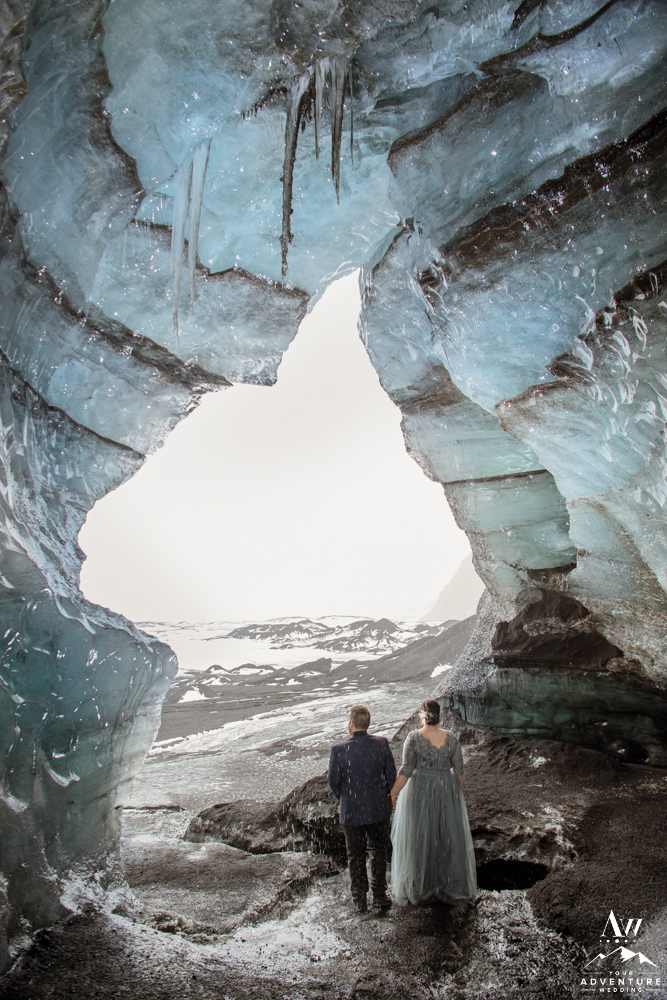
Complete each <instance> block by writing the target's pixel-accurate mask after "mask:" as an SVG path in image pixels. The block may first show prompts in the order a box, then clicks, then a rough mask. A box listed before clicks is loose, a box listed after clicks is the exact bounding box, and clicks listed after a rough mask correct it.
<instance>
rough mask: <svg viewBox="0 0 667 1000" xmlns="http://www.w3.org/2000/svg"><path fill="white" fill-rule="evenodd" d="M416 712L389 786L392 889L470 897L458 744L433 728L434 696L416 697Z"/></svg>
mask: <svg viewBox="0 0 667 1000" xmlns="http://www.w3.org/2000/svg"><path fill="white" fill-rule="evenodd" d="M419 715H420V718H421V720H422V723H423V726H422V728H421V729H418V730H415V731H413V732H411V733H409V734H408V736H407V738H406V740H405V743H404V745H403V764H402V766H401V767H400V768H399V771H398V776H397V778H396V781H395V783H394V787H393V788H392V790H391V801H392V804H393V805H396V811H395V813H394V820H393V824H392V831H391V841H392V845H393V855H392V861H391V884H392V890H393V894H394V898H395V899H396V902H397V903H407V902H408V901H410V902H411V903H417V902H418V901H419V900H421V899H439V900H442V901H443V902H445V903H457V902H458V903H460V902H465V901H468V900H470V899H473V898H474V897H475V895H476V893H477V878H476V873H475V855H474V852H473V846H472V837H471V835H470V824H469V823H468V811H467V809H466V804H465V800H464V798H463V792H462V791H461V782H462V781H463V756H462V754H461V746H460V744H459V741H458V740H457V739H456V737H455V736H454V734H453V733H448V732H447V731H446V730H444V729H440V728H439V726H438V723H439V722H440V705H439V704H438V702H437V701H432V700H427V701H424V702H422V704H421V705H420V707H419ZM406 786H407V787H406ZM403 788H405V791H404V792H403V793H402V794H401V796H400V798H399V797H398V796H399V792H401V789H403ZM397 799H398V802H397Z"/></svg>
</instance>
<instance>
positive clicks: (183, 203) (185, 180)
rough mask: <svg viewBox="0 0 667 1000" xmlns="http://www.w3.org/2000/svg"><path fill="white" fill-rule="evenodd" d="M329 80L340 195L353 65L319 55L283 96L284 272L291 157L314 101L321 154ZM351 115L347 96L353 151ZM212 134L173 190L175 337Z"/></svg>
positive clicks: (193, 264) (192, 268)
mask: <svg viewBox="0 0 667 1000" xmlns="http://www.w3.org/2000/svg"><path fill="white" fill-rule="evenodd" d="M327 85H328V97H329V107H330V109H331V174H332V177H333V181H334V186H335V188H336V198H337V199H338V200H339V201H340V150H341V142H342V138H343V111H344V108H345V91H346V87H349V93H350V97H351V96H352V78H351V67H350V64H349V61H348V59H347V58H346V57H345V56H326V57H325V58H323V59H318V60H317V62H316V63H315V66H314V68H311V69H308V70H306V71H305V72H304V73H301V74H300V75H299V76H298V77H296V79H295V80H293V81H292V84H291V85H290V88H289V92H288V97H287V125H286V127H285V166H284V169H283V227H282V235H281V237H280V246H281V248H282V275H283V278H284V277H285V275H286V274H287V250H288V248H289V244H290V243H291V242H292V230H291V226H290V221H291V215H292V184H293V179H294V161H295V158H296V144H297V139H298V136H299V128H300V127H301V125H302V124H303V123H304V121H305V116H306V115H307V114H308V113H309V111H310V109H311V106H312V104H313V103H314V106H315V156H316V158H317V159H318V160H319V157H320V129H321V121H322V100H323V96H324V93H325V87H327ZM353 143H354V118H353V111H352V102H351V101H350V154H351V155H353ZM210 145H211V140H210V139H205V140H204V141H203V142H200V143H199V145H197V146H195V148H194V149H193V151H192V153H191V155H190V156H189V157H188V159H187V160H185V162H184V163H182V164H181V165H180V167H179V168H178V173H177V175H176V195H175V197H174V216H173V222H172V229H171V267H172V274H173V295H174V332H175V333H176V340H177V342H178V307H179V301H180V292H181V268H182V263H183V244H184V242H185V227H186V223H187V220H188V217H189V219H190V227H189V240H188V275H189V285H190V308H192V309H193V308H194V301H195V274H196V269H197V242H198V240H199V222H200V218H201V207H202V198H203V194H204V184H205V182H206V168H207V165H208V155H209V148H210Z"/></svg>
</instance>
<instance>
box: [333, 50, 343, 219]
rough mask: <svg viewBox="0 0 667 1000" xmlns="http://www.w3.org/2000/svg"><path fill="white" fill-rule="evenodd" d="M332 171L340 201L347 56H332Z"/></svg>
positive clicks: (337, 196)
mask: <svg viewBox="0 0 667 1000" xmlns="http://www.w3.org/2000/svg"><path fill="white" fill-rule="evenodd" d="M330 58H331V173H332V175H333V179H334V186H335V188H336V198H337V200H338V202H339V203H340V146H341V141H342V138H343V110H344V107H345V77H346V76H347V72H346V70H347V60H346V58H345V56H331V57H330Z"/></svg>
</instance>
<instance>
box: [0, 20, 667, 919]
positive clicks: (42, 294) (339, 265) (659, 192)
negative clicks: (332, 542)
mask: <svg viewBox="0 0 667 1000" xmlns="http://www.w3.org/2000/svg"><path fill="white" fill-rule="evenodd" d="M21 13H22V5H21V3H20V2H19V0H17V2H16V3H14V4H12V5H11V8H10V9H8V12H6V13H5V14H3V15H2V17H3V18H4V20H3V21H2V24H3V30H4V29H5V28H6V29H7V30H6V33H5V35H4V40H3V41H2V43H0V60H2V67H3V74H4V75H3V77H2V80H3V87H2V92H1V94H0V101H1V106H2V111H3V114H2V116H0V151H2V153H3V165H2V174H1V177H2V184H3V192H2V230H1V233H0V258H1V259H0V298H1V301H2V308H1V317H0V319H1V321H0V352H1V354H0V368H1V379H0V419H1V424H2V427H1V430H0V460H1V468H0V531H1V532H2V555H1V556H0V574H1V576H0V605H1V614H2V616H3V635H4V638H5V649H4V653H3V658H2V662H1V664H0V733H1V734H2V736H1V739H2V741H3V744H2V760H3V763H2V793H1V796H2V797H1V800H0V810H1V811H2V815H3V826H4V827H5V829H6V830H7V831H8V833H7V835H5V834H4V832H3V836H2V837H1V838H0V870H1V877H2V878H4V880H5V882H6V885H7V898H8V900H9V907H10V917H9V929H10V933H11V934H14V933H16V932H17V931H18V930H19V929H20V928H22V927H23V926H38V925H40V924H44V923H46V922H48V921H49V920H51V919H52V918H53V916H54V915H56V914H57V913H58V912H60V906H61V904H60V902H59V900H60V885H61V880H62V879H63V878H65V877H66V876H67V873H68V872H71V871H72V870H73V869H74V868H77V867H83V868H84V869H86V870H88V872H89V873H90V872H91V871H93V870H98V871H99V870H104V871H105V873H106V874H105V876H104V879H106V881H107V882H108V881H109V880H110V879H113V877H115V875H114V871H115V870H114V867H113V864H111V863H110V862H109V860H108V859H109V856H110V854H109V852H110V851H111V854H112V855H113V845H114V843H115V842H116V841H117V835H118V824H117V822H116V818H115V817H116V811H115V810H116V805H117V804H119V803H121V802H122V800H123V798H124V797H125V795H126V792H127V788H128V784H129V782H130V781H131V778H132V775H133V774H134V773H135V771H136V769H137V767H138V766H139V764H140V762H141V759H142V757H143V755H144V754H145V752H146V750H147V749H148V747H149V746H150V742H151V740H152V735H153V732H154V730H155V727H156V725H157V720H158V714H159V705H160V700H161V698H162V696H163V694H164V692H165V690H166V687H167V686H168V684H169V680H170V677H171V676H172V674H173V671H174V669H175V662H174V659H173V656H172V655H171V654H170V652H169V651H168V650H167V649H166V648H165V647H164V646H161V645H160V644H159V643H157V642H156V641H154V640H151V639H149V638H147V637H146V636H143V635H142V634H141V633H140V632H138V630H137V629H136V628H135V627H134V626H132V625H131V624H130V623H128V622H125V621H123V620H122V619H120V618H119V617H118V616H115V615H112V614H111V613H110V612H107V611H105V610H103V609H100V608H94V607H92V606H90V605H89V604H87V603H86V602H85V601H84V600H83V598H82V596H81V594H80V593H79V590H78V570H79V566H80V561H81V553H80V552H79V550H78V547H77V535H78V531H79V528H80V526H81V524H82V522H83V520H84V518H85V516H86V512H87V511H88V510H89V509H90V507H91V506H92V505H93V504H94V502H95V501H96V500H97V499H98V498H99V497H101V496H103V495H104V493H105V492H107V491H108V490H110V489H113V488H115V487H116V486H117V485H119V484H120V483H122V482H123V481H124V480H125V479H127V478H128V477H129V476H131V475H132V474H133V472H134V471H136V469H137V468H138V467H139V465H140V464H141V462H142V461H143V458H144V456H145V455H147V454H149V453H150V452H152V451H154V450H155V449H156V448H158V447H159V446H160V444H161V443H162V441H163V440H164V438H165V436H166V434H168V433H169V431H170V429H171V428H172V427H173V426H174V425H175V424H176V423H177V422H178V421H179V420H180V419H182V417H183V416H185V415H186V414H187V413H188V412H189V411H190V410H191V409H192V408H193V407H194V406H196V405H197V402H198V400H199V399H200V397H201V395H202V394H203V393H204V392H208V391H213V390H217V389H222V388H225V389H229V388H230V387H231V386H233V384H234V383H252V384H259V385H270V384H271V383H272V382H273V381H274V380H275V377H276V369H277V366H278V364H279V362H280V358H281V356H282V354H283V352H284V350H285V349H286V347H287V346H288V344H289V343H290V341H291V339H292V337H293V336H294V334H295V332H296V329H297V327H298V324H299V322H300V320H301V318H302V317H303V315H304V313H305V311H306V309H307V308H308V304H309V302H311V303H312V301H313V300H314V299H315V298H316V297H317V296H318V295H319V294H321V292H322V290H323V289H324V288H325V287H326V285H327V284H328V283H329V282H330V281H332V280H333V279H334V278H335V277H336V276H340V275H343V274H346V273H350V272H351V271H352V270H354V269H355V268H357V267H361V268H362V269H363V275H362V291H363V307H362V316H361V321H360V335H361V337H362V339H363V342H364V344H365V346H366V349H367V351H368V355H369V358H370V360H371V362H372V364H373V365H374V366H375V368H376V370H377V372H378V376H379V378H380V381H381V383H382V385H383V387H384V388H385V390H386V391H387V393H388V394H389V395H390V396H391V398H392V399H393V400H394V401H395V402H396V403H397V405H398V406H399V407H400V408H401V410H402V414H403V431H404V435H405V440H406V446H407V448H408V450H409V451H410V453H411V454H412V455H413V456H414V457H415V459H416V460H417V461H418V462H419V463H420V464H421V466H422V468H423V469H424V470H425V472H426V473H427V474H428V475H429V476H430V477H431V478H433V479H434V480H435V481H437V482H440V483H441V484H442V485H443V489H444V490H445V493H446V495H447V497H448V499H449V502H450V504H451V506H452V509H453V510H454V513H455V516H456V518H457V519H458V521H459V523H460V524H461V526H462V527H464V528H465V530H466V531H467V533H468V536H469V538H470V541H471V545H472V549H473V555H474V562H475V567H476V569H477V571H478V573H479V575H480V577H481V578H482V579H483V580H484V582H485V584H486V586H487V588H488V593H487V594H486V595H485V596H484V598H483V599H482V602H481V605H480V612H479V617H478V626H477V630H476V633H475V634H474V636H473V638H472V640H471V643H470V645H469V647H468V649H467V651H466V653H465V654H464V656H463V657H462V659H461V661H460V663H459V664H458V666H456V667H455V668H453V669H452V670H449V671H447V672H446V674H444V675H442V692H443V697H447V698H449V699H450V701H451V703H452V704H456V705H457V706H458V707H459V708H460V710H461V711H462V712H463V713H464V714H468V715H469V717H470V718H473V719H475V720H476V721H482V722H484V723H485V724H490V725H494V726H496V727H497V728H499V729H503V730H505V731H511V732H517V733H521V732H524V733H534V732H540V733H543V734H545V735H551V736H553V737H555V738H559V739H565V738H568V739H573V740H574V741H575V742H577V741H578V742H582V743H585V744H586V745H590V746H595V747H596V748H597V749H603V750H607V751H608V752H610V753H615V754H617V755H618V756H619V757H621V759H633V760H649V761H653V762H656V761H659V760H662V759H663V758H662V757H661V754H663V751H664V746H665V743H666V742H667V735H666V729H665V723H664V712H663V708H662V706H663V704H664V702H663V701H662V700H661V698H662V694H661V692H663V691H664V688H665V684H666V681H667V661H666V660H665V648H664V635H665V625H666V624H667V622H666V615H667V597H666V590H667V570H666V566H667V551H666V549H667V538H666V530H667V525H666V518H665V506H666V500H667V496H666V494H665V474H666V464H665V459H666V455H665V447H666V444H665V426H666V421H667V417H666V414H665V411H666V409H667V403H666V400H667V384H666V383H665V365H666V362H667V358H666V357H665V339H666V333H667V330H666V329H665V323H666V316H665V313H666V311H667V307H666V306H665V302H666V301H667V297H666V291H667V290H666V288H665V265H664V261H665V260H666V259H667V251H666V247H665V242H666V241H665V232H666V231H667V227H666V225H665V221H666V220H665V181H664V178H665V176H666V169H665V168H666V167H667V163H666V157H667V141H666V140H667V117H666V112H665V107H666V106H667V100H666V98H667V73H666V72H665V61H666V59H665V56H666V51H667V8H666V7H665V4H664V3H662V2H660V0H629V2H625V3H603V2H601V0H577V2H576V3H575V2H574V0H572V2H570V0H559V2H557V3H549V4H546V3H532V2H525V3H519V2H518V0H514V2H512V3H507V2H506V0H472V2H470V3H466V4H462V3H460V2H459V0H442V2H441V3H438V4H435V5H428V4H424V3H417V2H416V0H377V2H374V3H373V4H366V3H360V2H357V0H349V2H345V3H340V4H336V5H331V4H329V5H323V4H320V3H316V2H314V0H303V2H302V3H300V4H298V5H297V4H293V3H292V2H287V0H276V2H272V3H269V0H226V2H225V3H224V4H213V5H212V4H210V3H209V2H208V0H192V2H189V3H187V4H183V3H178V2H177V0H164V2H161V3H159V4H158V3H155V2H154V0H114V2H113V3H109V4H108V5H107V4H104V3H100V4H92V3H91V4H88V3H82V4H76V5H72V4H69V3H66V2H64V0H34V2H33V3H32V5H31V6H30V10H29V12H28V16H27V19H26V23H25V27H23V25H22V22H21V20H20V16H21ZM12 16H15V18H16V23H11V18H12ZM19 41H20V42H21V45H19V44H18V42H19ZM292 99H293V100H292ZM295 102H296V104H295ZM286 139H287V142H286ZM329 149H331V152H332V155H331V157H329V155H328V151H329ZM325 150H326V155H325ZM318 154H319V155H318ZM232 391H233V390H232ZM543 653H544V656H545V657H546V658H543V659H540V657H541V656H542V654H543ZM547 653H548V655H547ZM586 706H588V708H586ZM591 706H593V707H591ZM647 706H648V707H647ZM593 708H594V710H593ZM588 709H590V712H589V714H588V715H586V711H588ZM649 709H650V711H649ZM605 712H608V713H609V714H613V717H614V726H613V727H609V726H607V727H605V726H604V722H603V721H601V720H602V718H603V716H604V714H605ZM591 713H592V714H591ZM612 729H613V733H612ZM23 921H25V922H27V924H24V923H23Z"/></svg>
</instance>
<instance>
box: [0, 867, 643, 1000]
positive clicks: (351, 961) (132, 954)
mask: <svg viewBox="0 0 667 1000" xmlns="http://www.w3.org/2000/svg"><path fill="white" fill-rule="evenodd" d="M284 906H285V912H284V913H283V914H282V915H280V914H279V915H278V916H276V917H274V918H273V919H271V920H268V921H265V922H261V923H256V924H247V925H245V926H242V927H239V928H238V929H237V930H236V931H235V932H234V933H233V934H230V935H216V934H214V933H209V935H208V938H209V940H208V941H207V942H204V941H203V940H202V939H203V938H205V937H206V935H205V934H203V932H202V931H201V930H199V931H198V930H196V929H194V928H193V927H192V926H190V927H188V925H187V923H185V922H184V923H183V924H182V926H178V925H177V924H176V925H174V924H172V925H168V924H167V923H166V921H164V922H163V927H164V928H165V929H163V930H157V929H155V927H154V926H150V925H148V924H145V923H141V922H134V921H132V920H131V919H129V918H128V917H126V916H122V915H120V914H118V913H116V914H112V913H108V914H105V915H100V914H94V913H85V912H84V913H81V914H79V915H77V916H74V917H71V918H70V919H69V920H68V921H66V922H65V923H64V924H62V925H59V926H57V927H55V928H53V929H51V930H48V931H45V932H42V933H41V934H40V935H39V936H38V940H37V941H36V943H35V945H34V946H33V947H32V949H31V950H30V951H28V952H26V953H25V954H24V955H23V956H22V958H21V959H20V960H19V962H18V963H17V965H16V966H15V968H14V969H13V971H12V972H11V974H10V975H9V976H8V977H6V978H5V981H4V984H3V987H4V992H3V993H2V996H3V997H5V998H6V1000H47V998H48V1000H62V998H70V997H73V996H74V997H89V996H91V997H98V998H100V1000H112V998H113V1000H116V998H118V997H127V998H131V1000H158V998H159V1000H182V998H185V997H188V998H189V997H192V998H202V1000H213V998H215V1000H237V998H238V1000H240V998H242V997H243V998H244V1000H245V998H248V997H251V998H257V1000H264V998H266V1000H301V998H303V1000H343V998H344V1000H362V998H365V1000H402V998H404V997H416V998H429V1000H440V998H442V1000H504V998H517V1000H518V998H519V997H521V998H523V1000H567V998H570V997H579V996H582V995H583V994H581V992H580V988H579V968H580V966H581V963H582V959H583V958H584V955H583V952H582V950H581V949H580V948H578V947H577V946H576V945H574V944H573V943H571V942H570V943H568V942H567V941H566V940H564V939H563V938H561V937H560V936H559V935H558V934H556V933H554V932H545V931H544V930H541V929H539V928H538V927H537V925H536V923H535V920H534V917H533V916H532V914H531V911H530V907H529V905H528V903H527V901H526V898H525V893H524V892H522V891H520V890H515V891H510V892H504V893H494V892H482V893H480V896H479V898H478V900H477V901H476V904H475V905H474V906H472V907H469V908H465V909H461V910H459V909H453V908H450V907H447V906H444V905H434V906H423V907H411V906H408V907H401V908H395V909H394V910H393V911H390V913H389V914H388V915H387V916H383V917H378V916H374V915H372V914H371V915H369V916H368V917H358V916H356V915H354V914H353V913H352V912H351V908H350V905H349V900H348V887H347V875H346V874H340V875H336V876H333V877H330V878H325V879H320V880H317V881H316V882H315V883H314V884H313V886H312V887H311V889H310V890H309V891H308V893H307V895H306V896H305V897H303V898H301V899H300V900H298V901H296V902H295V903H294V902H293V903H291V904H287V903H286V904H284ZM288 911H289V912H288ZM197 936H198V938H199V940H198V941H193V940H192V938H193V937H197ZM645 995H646V994H645Z"/></svg>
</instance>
